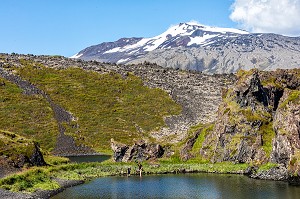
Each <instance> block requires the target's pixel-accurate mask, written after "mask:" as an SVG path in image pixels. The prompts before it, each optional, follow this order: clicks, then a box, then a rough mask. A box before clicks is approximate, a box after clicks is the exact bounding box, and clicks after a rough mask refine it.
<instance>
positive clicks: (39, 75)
mask: <svg viewBox="0 0 300 199" xmlns="http://www.w3.org/2000/svg"><path fill="white" fill-rule="evenodd" d="M20 62H21V63H22V65H23V67H21V68H16V70H17V72H18V74H19V75H20V76H22V77H23V78H25V79H27V80H29V81H30V82H32V83H34V84H35V85H37V86H38V87H39V88H40V89H42V90H44V91H45V92H46V93H48V94H49V95H50V96H51V98H52V99H53V100H54V102H55V103H57V104H59V105H61V106H62V107H64V108H65V109H66V110H68V111H70V112H71V113H72V114H73V115H74V116H75V117H76V118H78V120H77V121H76V123H78V127H75V128H74V127H73V125H70V124H65V127H66V128H67V131H66V133H67V134H69V135H71V136H73V137H74V138H75V140H76V142H77V143H78V144H85V145H87V146H90V147H92V148H94V149H96V150H97V151H99V152H105V151H108V150H110V139H111V138H114V139H115V140H116V141H119V142H122V143H125V144H132V142H133V140H134V139H140V138H141V137H148V135H149V134H148V133H149V132H150V131H153V130H158V129H159V128H161V127H163V126H164V125H165V123H164V119H163V118H164V117H165V116H168V115H176V114H179V113H180V112H181V107H180V106H179V105H177V104H176V103H175V102H174V101H173V100H172V99H171V98H170V97H169V95H168V94H167V93H166V92H164V91H162V90H160V89H151V88H148V87H146V86H144V84H143V82H142V80H141V79H140V78H138V77H136V76H133V75H131V74H128V76H127V78H126V79H124V78H123V77H122V76H121V75H119V74H116V73H113V72H112V73H106V74H99V73H96V72H92V71H85V70H82V69H79V68H75V67H72V68H68V69H64V70H55V69H52V68H46V67H43V66H42V65H40V64H37V63H34V62H30V61H26V60H20ZM75 126H76V125H75Z"/></svg>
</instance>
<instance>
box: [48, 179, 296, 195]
mask: <svg viewBox="0 0 300 199" xmlns="http://www.w3.org/2000/svg"><path fill="white" fill-rule="evenodd" d="M66 198H72V199H77V198H78V199H79V198H84V199H92V198H128V199H132V198H142V199H144V198H205V199H210V198H211V199H215V198H222V199H223V198H224V199H227V198H228V199H235V198H241V199H256V198H259V199H268V198H270V199H277V198H278V199H289V198H291V199H292V198H295V199H299V198H300V187H295V186H289V185H288V184H287V183H284V182H275V181H264V180H254V179H250V178H248V177H246V176H241V175H222V174H205V173H200V174H177V175H173V174H172V175H150V176H143V177H142V178H140V177H137V176H131V177H103V178H98V179H95V180H93V181H91V182H89V183H86V184H83V185H79V186H76V187H73V188H69V189H67V190H65V191H64V192H62V193H60V194H58V195H56V196H54V197H53V199H66Z"/></svg>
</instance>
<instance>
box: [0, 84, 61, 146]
mask: <svg viewBox="0 0 300 199" xmlns="http://www.w3.org/2000/svg"><path fill="white" fill-rule="evenodd" d="M0 82H2V83H4V85H1V86H0V120H1V129H3V130H6V131H10V132H15V133H17V134H19V135H22V136H24V137H26V138H28V139H33V140H36V141H38V142H39V143H40V144H41V146H42V147H43V148H44V149H46V150H48V149H51V148H53V147H54V144H55V139H56V136H57V134H58V130H57V124H56V121H55V120H54V118H53V112H52V110H51V108H50V106H49V104H48V102H47V101H46V100H45V99H44V98H43V97H42V96H40V95H30V96H28V95H24V94H23V93H22V90H21V89H20V88H19V87H18V86H16V85H15V84H12V83H10V82H8V81H6V80H4V79H2V78H0Z"/></svg>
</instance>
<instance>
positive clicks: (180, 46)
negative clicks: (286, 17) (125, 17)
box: [72, 22, 300, 73]
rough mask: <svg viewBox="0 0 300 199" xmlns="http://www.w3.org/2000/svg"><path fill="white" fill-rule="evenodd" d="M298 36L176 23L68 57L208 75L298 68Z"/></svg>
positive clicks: (299, 54)
mask: <svg viewBox="0 0 300 199" xmlns="http://www.w3.org/2000/svg"><path fill="white" fill-rule="evenodd" d="M299 52H300V38H299V37H295V38H292V37H285V36H281V35H276V34H250V33H248V32H246V31H241V30H237V29H231V28H217V27H208V26H203V25H201V24H197V23H194V22H189V23H180V24H179V25H176V26H173V27H171V28H169V29H168V30H167V31H166V32H164V33H162V34H160V35H158V36H155V37H152V38H122V39H120V40H118V41H116V42H108V43H102V44H99V45H95V46H91V47H88V48H86V49H84V50H82V51H80V52H79V53H77V54H76V55H74V56H72V58H79V59H83V60H97V61H101V62H111V63H118V64H137V63H144V62H145V61H146V62H151V63H156V64H158V65H160V66H163V67H171V68H180V69H187V70H197V71H203V72H207V73H231V72H236V71H237V70H239V69H251V68H259V69H261V70H274V69H276V68H298V67H299V65H300V53H299Z"/></svg>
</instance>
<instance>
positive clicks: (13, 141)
mask: <svg viewBox="0 0 300 199" xmlns="http://www.w3.org/2000/svg"><path fill="white" fill-rule="evenodd" d="M33 149H34V145H33V142H32V141H31V140H29V139H26V138H24V137H22V136H19V135H17V134H15V133H11V132H8V131H3V130H0V156H2V155H5V156H7V157H10V158H11V159H14V158H17V155H18V154H23V155H25V156H28V157H30V155H31V154H32V151H33Z"/></svg>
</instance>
